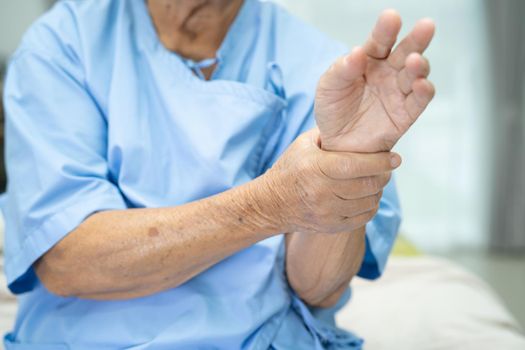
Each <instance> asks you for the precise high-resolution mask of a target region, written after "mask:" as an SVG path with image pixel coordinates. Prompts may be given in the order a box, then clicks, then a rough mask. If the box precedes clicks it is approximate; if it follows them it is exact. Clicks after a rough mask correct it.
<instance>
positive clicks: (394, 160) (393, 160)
mask: <svg viewBox="0 0 525 350" xmlns="http://www.w3.org/2000/svg"><path fill="white" fill-rule="evenodd" d="M390 165H391V166H392V168H394V169H395V168H397V167H398V166H399V165H401V157H400V156H399V155H398V154H396V153H394V154H392V155H391V156H390Z"/></svg>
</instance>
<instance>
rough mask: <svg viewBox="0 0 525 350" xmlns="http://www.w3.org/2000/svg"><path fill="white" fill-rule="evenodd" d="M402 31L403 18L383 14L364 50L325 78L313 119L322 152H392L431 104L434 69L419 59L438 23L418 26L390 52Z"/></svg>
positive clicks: (392, 13)
mask: <svg viewBox="0 0 525 350" xmlns="http://www.w3.org/2000/svg"><path fill="white" fill-rule="evenodd" d="M400 29H401V18H400V16H399V14H398V13H397V12H395V11H393V10H386V11H384V12H383V14H382V15H381V16H380V18H379V20H378V21H377V24H376V26H375V28H374V30H373V31H372V34H371V35H370V38H369V39H368V41H367V42H366V43H365V45H364V46H363V47H362V48H361V47H357V48H354V50H353V51H352V52H351V53H350V54H348V55H346V56H344V57H342V58H340V59H339V60H337V61H336V62H335V63H334V64H333V65H332V66H331V67H330V69H329V70H328V71H327V72H326V73H324V75H323V76H322V77H321V79H320V81H319V85H318V87H317V93H316V98H315V116H316V120H317V125H318V127H319V131H320V138H321V145H322V148H323V149H324V150H329V151H346V152H363V153H371V152H383V151H389V150H390V149H392V147H393V146H394V144H395V143H396V142H397V141H398V140H399V138H400V137H401V136H402V135H403V134H404V133H405V132H406V131H407V130H408V128H409V127H410V126H411V125H412V123H414V122H415V121H416V119H417V118H418V117H419V115H420V114H421V113H422V112H423V110H424V109H425V107H426V106H427V104H428V103H429V102H430V101H431V100H432V98H433V96H434V87H433V86H432V84H431V83H430V82H429V81H428V80H427V76H428V74H429V71H430V67H429V63H428V61H427V60H426V59H425V58H424V57H423V56H422V55H421V54H422V53H423V51H424V50H425V49H426V48H427V46H428V45H429V44H430V41H431V40H432V37H433V35H434V23H433V22H432V21H431V20H429V19H422V20H420V21H419V22H417V24H416V25H415V27H414V29H413V30H412V32H410V33H409V34H408V35H407V36H406V37H405V38H404V39H403V40H402V41H401V42H400V43H399V45H397V47H396V48H395V49H394V50H393V51H392V47H393V45H394V44H395V42H396V39H397V35H398V33H399V30H400Z"/></svg>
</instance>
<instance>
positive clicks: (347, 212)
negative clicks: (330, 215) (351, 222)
mask: <svg viewBox="0 0 525 350" xmlns="http://www.w3.org/2000/svg"><path fill="white" fill-rule="evenodd" d="M382 195H383V194H382V192H379V193H376V194H374V195H371V196H368V197H363V198H359V199H352V200H347V201H344V202H341V203H340V205H338V206H337V208H336V209H335V210H336V213H337V214H338V215H341V216H343V217H345V218H353V217H355V216H358V215H361V214H364V213H366V212H369V211H371V210H374V209H375V208H376V207H377V206H378V205H379V201H380V200H381V196H382Z"/></svg>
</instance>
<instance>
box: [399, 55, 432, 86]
mask: <svg viewBox="0 0 525 350" xmlns="http://www.w3.org/2000/svg"><path fill="white" fill-rule="evenodd" d="M429 73H430V64H429V63H428V60H427V59H426V58H424V57H423V56H421V55H420V54H419V53H416V52H413V53H411V54H410V55H408V57H407V59H406V61H405V67H403V69H401V71H400V72H399V73H398V74H397V84H398V86H399V89H400V90H401V91H402V92H403V93H404V94H405V95H408V94H409V93H410V92H411V91H412V84H413V83H414V81H415V80H416V79H418V78H426V77H427V76H428V74H429Z"/></svg>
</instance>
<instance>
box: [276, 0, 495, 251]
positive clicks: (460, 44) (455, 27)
mask: <svg viewBox="0 0 525 350" xmlns="http://www.w3.org/2000/svg"><path fill="white" fill-rule="evenodd" d="M278 2H279V3H281V4H283V5H284V6H285V7H287V8H289V9H290V10H291V11H292V12H293V13H295V14H297V15H299V16H300V17H302V18H303V19H304V20H306V21H308V22H310V23H312V24H314V25H315V26H316V27H318V28H319V29H321V30H322V31H324V32H326V33H328V34H329V35H331V36H332V37H334V38H337V39H339V40H341V41H343V42H345V43H347V44H348V45H349V46H354V45H360V44H362V43H363V42H364V40H365V39H366V37H367V36H368V33H369V31H370V29H371V28H372V26H373V24H374V23H375V20H376V17H377V15H378V14H379V13H380V12H381V11H382V10H383V9H385V8H395V9H397V10H398V11H400V13H401V15H402V17H403V21H404V27H403V30H402V35H403V34H405V33H406V32H407V31H408V30H409V28H410V27H411V26H412V25H413V24H414V23H415V21H416V20H417V19H418V18H420V17H432V18H434V20H435V21H436V24H437V32H436V37H435V40H434V42H433V44H432V46H431V47H430V48H429V50H428V51H427V53H426V56H427V57H428V58H429V59H430V60H431V62H432V73H431V80H432V81H433V82H434V83H435V86H436V90H437V95H436V98H435V100H434V101H433V103H432V105H431V106H430V107H429V108H428V110H427V111H426V112H425V114H424V115H423V116H422V118H421V119H420V120H419V121H418V122H417V124H416V125H415V126H414V127H413V128H412V130H410V132H409V133H408V134H407V135H406V136H405V137H404V138H403V139H402V140H401V141H400V143H399V144H398V145H397V146H396V151H397V152H399V153H400V154H401V155H402V156H403V159H404V163H403V166H402V167H401V168H400V169H399V170H398V172H397V180H398V187H399V191H400V197H401V203H402V207H403V211H404V223H403V226H402V232H404V233H405V234H406V235H407V236H408V237H409V238H410V239H411V240H412V241H413V242H415V243H416V244H417V245H418V246H420V247H422V248H423V249H425V250H427V251H429V250H433V251H439V250H445V249H450V248H456V247H472V246H476V247H477V246H483V245H485V244H486V242H487V229H486V227H487V223H488V220H487V218H488V215H487V210H488V206H487V198H488V188H487V186H486V185H487V183H488V182H487V180H488V179H487V175H486V174H487V172H488V171H487V170H488V166H489V165H488V164H489V163H490V162H489V159H490V154H489V153H490V152H489V151H490V149H489V148H490V146H489V144H490V137H489V135H488V132H487V122H488V113H487V110H488V102H487V96H488V93H487V90H486V86H487V83H488V78H487V76H488V74H487V66H486V65H487V62H486V59H485V57H486V54H485V53H486V48H485V46H486V44H485V40H484V38H485V34H484V32H485V31H486V28H485V21H484V9H483V2H482V1H480V0H463V1H454V0H432V1H421V0H398V1H394V0H391V1H389V0H374V1H366V2H365V1H350V0H346V1H341V0H325V1H315V0H300V1H299V0H278Z"/></svg>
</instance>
